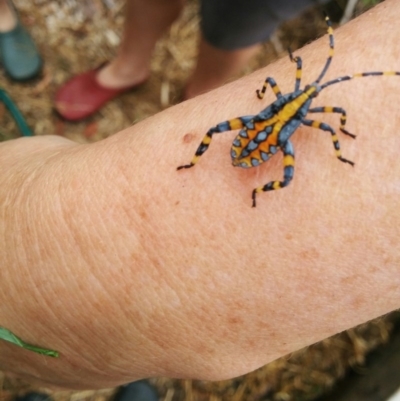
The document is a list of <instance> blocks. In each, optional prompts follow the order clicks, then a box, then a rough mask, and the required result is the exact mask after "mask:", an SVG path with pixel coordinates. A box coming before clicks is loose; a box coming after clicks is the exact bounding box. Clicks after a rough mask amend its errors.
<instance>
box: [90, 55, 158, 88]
mask: <svg viewBox="0 0 400 401" xmlns="http://www.w3.org/2000/svg"><path fill="white" fill-rule="evenodd" d="M149 75H150V72H149V70H148V69H142V70H140V69H135V68H134V67H131V66H129V67H128V66H126V65H121V63H118V61H117V60H113V61H111V62H110V63H108V64H107V65H105V66H104V67H103V68H102V69H101V70H100V71H99V73H98V74H97V82H98V83H99V84H100V85H101V86H103V87H105V88H112V89H120V88H127V87H129V86H134V85H136V84H140V83H142V82H144V81H146V80H147V78H148V77H149Z"/></svg>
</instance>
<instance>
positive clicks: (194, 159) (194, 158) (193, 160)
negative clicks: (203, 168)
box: [191, 156, 200, 164]
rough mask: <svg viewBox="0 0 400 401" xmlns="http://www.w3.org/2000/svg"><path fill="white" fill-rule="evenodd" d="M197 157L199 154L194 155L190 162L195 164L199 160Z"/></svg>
mask: <svg viewBox="0 0 400 401" xmlns="http://www.w3.org/2000/svg"><path fill="white" fill-rule="evenodd" d="M199 159H200V156H194V157H193V159H192V161H191V163H192V164H196V163H197V162H198V161H199Z"/></svg>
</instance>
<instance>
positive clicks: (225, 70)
mask: <svg viewBox="0 0 400 401" xmlns="http://www.w3.org/2000/svg"><path fill="white" fill-rule="evenodd" d="M259 48H260V46H259V44H255V45H252V46H249V47H245V48H243V49H237V50H224V49H219V48H217V47H215V46H213V45H211V44H209V43H208V42H207V41H206V40H205V39H204V38H202V39H201V41H200V45H199V54H198V60H197V65H196V68H195V70H194V72H193V74H192V76H191V77H190V79H189V81H188V83H187V85H186V88H185V91H184V95H183V97H184V99H190V98H192V97H195V96H197V95H200V94H202V93H205V92H208V91H210V90H212V89H215V88H218V87H219V86H221V85H223V84H224V83H226V82H227V81H228V80H229V79H230V78H232V77H233V76H235V75H236V74H238V73H239V72H240V71H241V70H242V69H243V68H244V67H245V65H246V64H247V63H248V61H249V60H250V58H251V57H252V56H254V55H255V54H256V53H257V51H258V50H259Z"/></svg>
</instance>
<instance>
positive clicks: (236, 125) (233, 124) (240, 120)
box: [177, 116, 254, 170]
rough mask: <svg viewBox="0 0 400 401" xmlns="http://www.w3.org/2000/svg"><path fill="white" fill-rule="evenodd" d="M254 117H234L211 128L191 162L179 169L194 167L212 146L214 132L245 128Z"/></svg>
mask: <svg viewBox="0 0 400 401" xmlns="http://www.w3.org/2000/svg"><path fill="white" fill-rule="evenodd" d="M253 117H254V116H243V117H237V118H233V119H232V120H227V121H224V122H222V123H219V124H217V125H216V126H215V127H212V128H210V129H209V130H208V132H207V134H206V136H205V137H204V138H203V140H202V141H201V143H200V145H199V147H198V148H197V150H196V153H195V155H194V156H193V159H192V161H191V162H190V163H189V164H184V165H183V166H179V167H178V168H177V170H180V169H182V168H190V167H193V166H194V165H195V164H196V163H197V162H198V161H199V159H200V157H201V156H202V155H203V153H204V152H205V151H206V150H207V149H208V147H209V146H210V143H211V139H212V136H213V135H214V134H220V133H221V132H226V131H233V130H235V129H240V128H243V127H244V126H245V125H246V123H248V122H249V121H251V120H252V119H253Z"/></svg>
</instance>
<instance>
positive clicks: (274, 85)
mask: <svg viewBox="0 0 400 401" xmlns="http://www.w3.org/2000/svg"><path fill="white" fill-rule="evenodd" d="M268 84H269V86H270V87H271V89H272V91H273V92H274V93H275V95H276V97H277V99H279V98H280V97H282V93H281V90H280V89H279V86H278V85H277V83H276V82H275V79H274V78H271V77H267V78H266V79H265V82H264V85H263V87H262V88H261V90H259V89H257V90H256V93H257V97H258V98H259V99H262V98H263V97H264V95H265V91H266V90H267V88H268Z"/></svg>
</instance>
